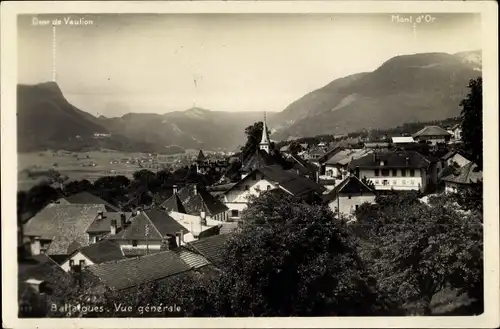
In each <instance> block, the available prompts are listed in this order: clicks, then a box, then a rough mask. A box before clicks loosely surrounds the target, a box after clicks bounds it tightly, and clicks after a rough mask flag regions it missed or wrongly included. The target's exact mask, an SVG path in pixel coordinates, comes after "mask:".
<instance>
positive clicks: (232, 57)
mask: <svg viewBox="0 0 500 329" xmlns="http://www.w3.org/2000/svg"><path fill="white" fill-rule="evenodd" d="M396 15H399V17H400V18H403V17H405V18H409V17H410V16H411V19H412V21H411V22H408V21H407V20H399V21H398V19H397V18H396V17H395V16H396ZM418 17H419V14H416V13H411V14H404V13H400V14H397V13H395V14H176V15H172V14H141V15H139V14H99V15H94V14H90V15H64V14H58V15H43V16H41V15H39V16H34V15H23V16H19V17H18V45H17V48H18V82H19V83H22V84H36V83H40V82H46V81H52V80H53V76H54V74H53V73H54V72H55V81H56V82H57V83H58V84H59V87H60V88H61V90H62V91H63V93H64V95H65V97H66V99H67V100H68V101H69V102H70V103H72V104H73V105H75V106H76V107H78V108H80V109H81V110H84V111H86V112H89V113H92V114H94V115H105V116H108V117H113V116H121V115H123V114H126V113H129V112H135V113H166V112H171V111H180V110H185V109H188V108H191V107H193V106H196V107H202V108H205V109H210V110H219V111H234V112H237V111H281V110H283V109H285V108H286V106H287V105H289V104H290V103H292V102H293V101H295V100H297V99H298V98H300V97H302V96H303V95H305V94H307V93H309V92H311V91H313V90H315V89H318V88H320V87H322V86H324V85H326V84H328V83H329V82H331V81H333V80H335V79H337V78H341V77H344V76H347V75H350V74H355V73H360V72H369V71H373V70H375V69H376V68H377V67H379V66H380V65H381V64H383V63H384V62H385V61H387V60H389V59H390V58H392V57H394V56H398V55H404V54H413V53H423V52H446V53H456V52H461V51H470V50H479V49H481V48H482V47H481V20H480V16H479V15H475V14H428V16H423V20H422V21H421V22H420V23H415V22H416V21H417V18H418ZM68 18H70V19H71V20H74V21H80V19H82V20H84V21H86V22H87V23H88V24H87V25H74V24H73V25H71V24H69V21H68ZM425 18H427V22H426V21H425ZM54 20H59V21H60V24H59V25H56V26H55V27H53V26H52V22H53V21H54ZM42 21H48V23H49V24H46V25H43V24H42ZM414 23H415V24H414ZM54 30H55V31H54Z"/></svg>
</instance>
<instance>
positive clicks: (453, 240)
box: [351, 195, 483, 315]
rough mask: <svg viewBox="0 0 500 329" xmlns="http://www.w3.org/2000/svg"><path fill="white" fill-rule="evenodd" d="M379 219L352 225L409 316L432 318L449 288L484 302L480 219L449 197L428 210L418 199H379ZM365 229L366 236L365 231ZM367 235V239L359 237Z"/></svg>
mask: <svg viewBox="0 0 500 329" xmlns="http://www.w3.org/2000/svg"><path fill="white" fill-rule="evenodd" d="M379 201H383V204H379V205H378V211H377V213H376V216H370V217H364V220H365V221H366V220H369V221H370V223H366V222H364V223H363V222H362V221H363V218H362V217H360V218H358V221H357V222H355V223H353V224H352V227H351V229H352V232H354V233H356V234H357V236H358V237H359V238H360V239H362V240H363V241H364V242H366V243H363V244H360V246H361V250H360V254H361V255H362V256H363V257H364V259H365V261H366V262H367V263H368V264H370V266H371V267H372V269H373V271H374V275H375V276H376V278H377V279H378V282H379V284H380V285H381V287H382V289H384V290H386V291H389V292H390V293H391V296H394V298H397V299H399V300H401V301H402V302H403V301H405V302H406V306H405V307H406V308H407V309H408V310H410V309H414V308H415V306H417V309H418V312H420V313H421V314H424V315H429V314H431V300H432V298H433V297H434V296H435V295H436V294H437V293H438V292H440V291H442V290H443V289H444V288H445V287H451V288H455V289H458V290H459V291H463V292H468V293H469V296H471V295H473V296H471V297H473V298H479V297H478V296H479V295H480V292H478V291H480V290H479V288H478V287H481V285H482V257H483V256H482V225H481V219H480V218H479V216H480V215H479V213H477V212H475V213H473V214H471V215H466V214H463V213H461V212H459V211H457V210H456V207H455V206H454V204H453V200H452V199H450V198H449V197H448V196H441V197H439V198H431V201H430V202H429V205H427V204H424V203H421V202H419V201H418V199H416V198H415V196H414V195H406V196H404V195H403V196H399V197H396V196H392V197H390V198H387V197H385V198H384V199H379ZM363 229H364V230H363ZM360 231H362V233H363V235H361V234H359V233H360Z"/></svg>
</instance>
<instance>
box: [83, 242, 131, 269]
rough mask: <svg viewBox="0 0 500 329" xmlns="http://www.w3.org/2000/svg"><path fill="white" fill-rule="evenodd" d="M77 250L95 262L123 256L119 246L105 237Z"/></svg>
mask: <svg viewBox="0 0 500 329" xmlns="http://www.w3.org/2000/svg"><path fill="white" fill-rule="evenodd" d="M78 251H79V252H81V253H82V254H83V255H85V257H87V258H88V259H90V260H91V261H92V262H93V263H95V264H99V263H104V262H108V261H112V260H118V259H123V258H125V255H124V254H123V252H122V249H121V248H120V246H119V245H118V244H117V243H115V242H113V241H110V240H106V239H104V240H101V241H99V242H97V243H94V244H91V245H90V246H87V247H83V248H81V249H80V250H78Z"/></svg>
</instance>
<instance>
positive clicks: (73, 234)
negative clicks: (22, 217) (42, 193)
mask: <svg viewBox="0 0 500 329" xmlns="http://www.w3.org/2000/svg"><path fill="white" fill-rule="evenodd" d="M99 211H103V212H104V211H105V206H104V205H102V204H99V205H88V204H69V205H61V204H49V205H48V206H47V207H45V208H44V209H43V210H42V211H40V212H39V213H38V214H36V215H35V216H34V217H32V218H31V219H30V220H29V221H28V222H27V223H26V224H24V235H25V236H36V237H40V238H41V239H43V240H52V242H51V244H50V247H49V249H48V250H47V253H48V254H49V255H52V254H68V248H69V247H70V245H71V244H72V243H73V242H77V243H78V244H79V245H80V246H86V245H88V243H89V241H88V235H87V229H88V228H89V227H90V225H91V224H92V222H93V221H94V219H95V218H96V216H97V213H98V212H99Z"/></svg>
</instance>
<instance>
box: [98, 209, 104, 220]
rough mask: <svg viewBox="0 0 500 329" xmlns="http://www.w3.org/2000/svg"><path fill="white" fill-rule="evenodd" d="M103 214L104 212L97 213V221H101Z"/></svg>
mask: <svg viewBox="0 0 500 329" xmlns="http://www.w3.org/2000/svg"><path fill="white" fill-rule="evenodd" d="M103 217H104V216H103V212H102V211H98V212H97V220H101V219H102V218H103Z"/></svg>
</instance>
